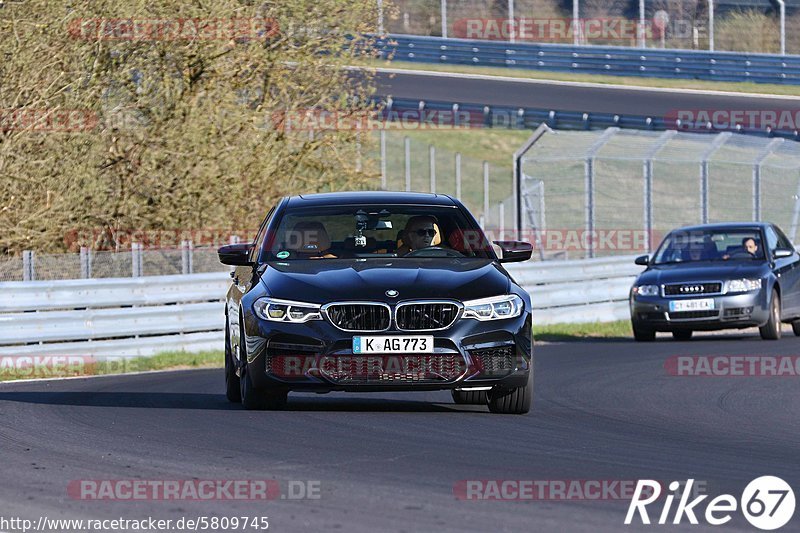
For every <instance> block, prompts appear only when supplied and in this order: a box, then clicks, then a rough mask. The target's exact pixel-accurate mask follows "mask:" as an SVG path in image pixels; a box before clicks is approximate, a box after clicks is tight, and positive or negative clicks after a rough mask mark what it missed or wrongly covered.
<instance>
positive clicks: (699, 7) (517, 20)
mask: <svg viewBox="0 0 800 533" xmlns="http://www.w3.org/2000/svg"><path fill="white" fill-rule="evenodd" d="M379 1H380V0H379ZM779 4H780V3H772V4H771V3H770V2H767V1H757V0H753V1H751V2H747V1H742V2H735V3H734V2H719V1H718V0H714V1H707V0H702V1H697V0H644V1H642V2H630V1H626V0H575V1H562V0H501V1H494V0H395V1H394V2H392V3H391V5H392V6H393V7H392V9H391V11H390V12H389V13H388V15H389V16H385V17H383V19H382V20H383V29H384V30H385V31H387V32H389V33H395V34H405V35H421V36H432V37H449V38H453V37H455V38H464V39H477V40H496V41H509V42H531V43H552V44H575V45H598V46H624V47H638V48H674V49H686V50H727V51H737V52H751V53H753V52H755V53H782V52H785V53H789V54H797V53H800V32H798V28H800V11H799V10H798V9H797V7H796V6H794V5H792V4H790V3H788V2H787V4H788V5H787V6H786V9H784V10H781V9H779V8H778V7H779Z"/></svg>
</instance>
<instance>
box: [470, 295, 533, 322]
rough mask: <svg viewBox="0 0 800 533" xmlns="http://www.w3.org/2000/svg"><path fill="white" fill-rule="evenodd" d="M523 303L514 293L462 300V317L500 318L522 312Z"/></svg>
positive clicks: (510, 316) (479, 318) (511, 316)
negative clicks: (467, 300)
mask: <svg viewBox="0 0 800 533" xmlns="http://www.w3.org/2000/svg"><path fill="white" fill-rule="evenodd" d="M524 307H525V304H524V303H523V302H522V298H520V297H519V296H517V295H516V294H509V295H506V296H493V297H491V298H481V299H480V300H471V301H469V302H464V315H463V316H464V318H475V319H477V320H501V319H504V318H514V317H518V316H519V315H521V314H522V309H523V308H524Z"/></svg>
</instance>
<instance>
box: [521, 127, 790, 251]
mask: <svg viewBox="0 0 800 533" xmlns="http://www.w3.org/2000/svg"><path fill="white" fill-rule="evenodd" d="M521 189H522V203H523V208H522V213H523V217H522V221H521V222H522V228H523V230H524V231H523V233H527V234H528V235H529V236H533V238H534V239H535V240H537V241H539V242H540V243H541V245H542V246H541V248H540V257H542V258H547V257H551V256H558V257H568V258H576V259H577V258H584V257H599V256H609V255H619V254H632V253H647V252H650V251H652V250H653V249H654V248H655V247H656V246H657V245H658V243H659V241H660V239H661V237H662V236H663V235H664V234H665V233H666V232H668V231H669V230H671V229H673V228H675V227H678V226H684V225H690V224H700V223H709V222H733V221H742V222H745V221H753V220H767V221H770V222H774V223H776V224H778V225H779V226H780V227H781V228H783V229H784V231H785V232H786V233H787V234H788V235H789V237H790V238H791V239H793V240H797V237H798V235H797V232H798V215H800V145H798V143H795V142H792V141H784V140H783V139H771V138H761V137H753V136H747V135H740V134H734V133H728V132H726V133H719V134H713V135H709V134H701V133H686V132H677V131H666V132H649V131H633V130H619V129H616V128H609V129H607V130H600V131H586V132H565V131H550V132H548V133H546V134H545V135H544V136H543V137H541V138H540V139H539V141H538V142H537V143H536V144H535V145H534V146H533V147H532V148H531V150H530V151H529V152H528V153H527V154H526V155H525V157H524V158H523V160H522V184H521Z"/></svg>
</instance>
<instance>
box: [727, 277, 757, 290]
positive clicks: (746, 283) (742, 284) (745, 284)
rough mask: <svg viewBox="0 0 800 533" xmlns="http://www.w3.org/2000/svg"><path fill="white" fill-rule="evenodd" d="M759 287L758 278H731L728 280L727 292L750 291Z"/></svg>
mask: <svg viewBox="0 0 800 533" xmlns="http://www.w3.org/2000/svg"><path fill="white" fill-rule="evenodd" d="M760 288H761V280H760V279H747V278H745V279H732V280H730V281H728V291H727V292H750V291H757V290H759V289H760Z"/></svg>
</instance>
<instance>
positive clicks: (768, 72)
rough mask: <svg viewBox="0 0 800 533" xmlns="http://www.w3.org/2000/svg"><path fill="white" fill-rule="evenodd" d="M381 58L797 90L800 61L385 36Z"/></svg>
mask: <svg viewBox="0 0 800 533" xmlns="http://www.w3.org/2000/svg"><path fill="white" fill-rule="evenodd" d="M376 47H377V50H378V52H379V54H380V56H381V57H382V58H393V59H395V60H398V61H413V62H422V63H442V64H454V65H475V66H484V67H507V68H518V69H530V70H548V71H556V72H583V73H587V74H607V75H614V76H638V77H658V78H677V79H697V80H712V81H733V82H748V81H749V82H755V83H777V84H782V85H798V84H800V56H780V55H770V54H744V53H737V52H710V51H699V50H663V49H644V50H643V49H636V48H626V47H618V46H569V45H558V44H537V43H511V42H507V41H480V40H468V39H443V38H441V37H422V36H416V35H389V36H387V37H385V38H383V39H378V40H377V42H376Z"/></svg>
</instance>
